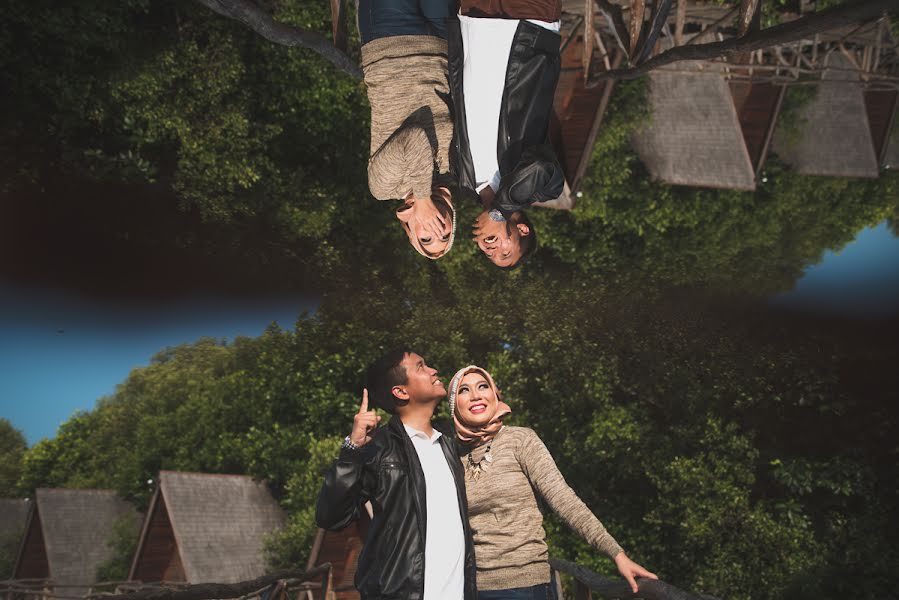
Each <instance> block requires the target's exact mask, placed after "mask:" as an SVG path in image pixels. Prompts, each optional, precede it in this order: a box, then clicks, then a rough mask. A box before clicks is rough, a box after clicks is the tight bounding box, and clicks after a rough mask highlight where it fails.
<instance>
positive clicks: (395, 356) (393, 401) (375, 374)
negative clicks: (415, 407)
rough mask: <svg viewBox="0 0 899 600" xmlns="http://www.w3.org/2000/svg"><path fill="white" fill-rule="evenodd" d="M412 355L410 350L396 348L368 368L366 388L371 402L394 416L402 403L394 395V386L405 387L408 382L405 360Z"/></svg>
mask: <svg viewBox="0 0 899 600" xmlns="http://www.w3.org/2000/svg"><path fill="white" fill-rule="evenodd" d="M407 354H412V350H409V349H408V348H396V349H394V350H391V351H390V352H387V353H386V354H384V355H383V356H382V357H381V358H379V359H378V360H376V361H375V362H373V363H372V364H371V366H369V367H368V370H366V372H365V387H366V389H368V400H369V402H370V403H371V404H372V405H373V406H375V407H377V408H380V409H382V410H384V411H386V412H388V413H390V414H392V415H395V414H396V407H397V405H402V401H401V400H400V399H399V398H397V397H396V396H394V395H393V392H392V391H391V390H392V389H393V386H396V385H403V384H405V383H406V382H407V381H408V378H407V377H406V367H405V366H404V365H403V359H404V358H406V355H407Z"/></svg>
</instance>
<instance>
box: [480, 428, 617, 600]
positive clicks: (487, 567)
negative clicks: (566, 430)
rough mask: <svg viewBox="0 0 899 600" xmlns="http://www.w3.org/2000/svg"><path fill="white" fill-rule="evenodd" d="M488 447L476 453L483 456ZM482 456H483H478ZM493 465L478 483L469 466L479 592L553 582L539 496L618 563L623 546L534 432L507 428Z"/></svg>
mask: <svg viewBox="0 0 899 600" xmlns="http://www.w3.org/2000/svg"><path fill="white" fill-rule="evenodd" d="M484 450H485V447H484V446H481V447H479V448H476V449H475V450H474V452H475V456H478V457H479V458H480V456H479V455H483V453H484ZM479 451H480V452H479ZM490 454H491V456H492V457H493V461H492V462H491V463H490V464H489V466H488V467H487V469H486V470H485V471H483V472H482V473H480V475H479V476H478V478H477V479H472V478H471V477H470V476H469V475H470V471H469V469H468V467H467V465H468V456H467V455H464V456H462V464H463V466H465V467H466V477H465V491H466V493H467V494H468V519H469V522H470V523H471V534H472V537H473V538H474V549H475V561H476V563H477V577H478V590H501V589H509V588H519V587H530V586H533V585H539V584H541V583H549V580H550V578H549V562H548V552H547V547H546V542H545V538H546V533H545V532H544V530H543V515H542V514H541V513H540V509H539V508H538V506H537V499H536V497H535V493H539V494H540V496H541V497H542V498H543V499H544V500H545V501H546V503H547V504H548V505H549V507H550V508H552V510H553V511H554V512H555V513H556V514H557V515H559V516H560V517H561V518H562V520H563V521H565V523H566V524H567V525H568V526H569V527H571V528H572V529H573V530H574V531H576V532H577V533H578V534H580V536H581V537H583V538H584V539H585V540H586V541H587V542H588V543H589V544H590V545H592V546H593V547H594V548H596V549H597V550H599V551H600V552H603V553H605V554H607V555H608V556H609V557H610V558H614V557H615V555H616V554H618V553H619V552H621V546H619V545H618V542H616V541H615V539H614V538H613V537H612V536H611V535H609V533H608V532H607V531H606V529H605V527H603V525H602V523H600V522H599V519H597V518H596V517H595V516H594V515H593V513H592V512H591V511H590V509H589V508H587V505H586V504H584V503H583V502H582V501H581V499H580V498H578V496H577V494H575V493H574V490H572V489H571V488H570V487H568V484H567V483H565V479H564V478H563V477H562V474H561V473H560V472H559V469H558V467H556V463H555V461H554V460H553V457H552V456H551V455H550V453H549V450H547V449H546V446H545V445H544V444H543V442H542V441H541V440H540V438H539V437H538V436H537V434H536V433H534V431H533V430H532V429H528V428H526V427H509V426H506V427H504V428H503V429H502V430H501V431H500V432H499V433H498V434H497V435H496V437H495V438H494V439H493V442H492V444H491V446H490Z"/></svg>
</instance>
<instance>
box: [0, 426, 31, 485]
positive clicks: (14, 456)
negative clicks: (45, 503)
mask: <svg viewBox="0 0 899 600" xmlns="http://www.w3.org/2000/svg"><path fill="white" fill-rule="evenodd" d="M27 448H28V443H27V442H26V441H25V436H24V435H23V434H22V432H21V431H19V430H18V429H16V428H15V427H13V424H12V423H10V422H9V419H3V418H0V498H11V497H14V496H19V495H20V493H19V489H18V487H17V483H18V481H19V476H20V474H21V472H22V459H23V457H24V455H25V450H27Z"/></svg>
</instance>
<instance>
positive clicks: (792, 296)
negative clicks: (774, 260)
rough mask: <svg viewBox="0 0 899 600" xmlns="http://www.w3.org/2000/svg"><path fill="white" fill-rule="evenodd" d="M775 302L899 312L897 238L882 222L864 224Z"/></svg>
mask: <svg viewBox="0 0 899 600" xmlns="http://www.w3.org/2000/svg"><path fill="white" fill-rule="evenodd" d="M772 303H774V304H776V305H781V306H788V307H791V308H800V309H805V310H811V311H815V312H818V313H824V314H834V315H843V316H849V317H863V318H865V317H871V318H877V317H883V316H888V315H896V314H897V312H899V238H896V237H895V236H894V235H893V234H892V233H891V232H890V230H889V228H888V227H887V225H886V223H881V224H880V225H878V226H876V227H866V228H865V229H863V230H862V231H861V232H859V234H858V235H857V236H856V238H855V241H853V242H852V243H851V244H848V245H847V246H846V247H845V248H843V249H842V250H840V251H839V252H831V251H828V252H826V253H825V254H824V257H823V259H822V261H821V262H820V263H819V264H817V265H814V266H811V267H809V268H808V269H806V271H805V275H803V277H802V279H800V280H799V281H798V282H797V284H796V286H795V287H794V288H793V290H792V291H790V292H787V293H785V294H780V295H778V296H776V297H775V298H773V299H772Z"/></svg>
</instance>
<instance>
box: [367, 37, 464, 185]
mask: <svg viewBox="0 0 899 600" xmlns="http://www.w3.org/2000/svg"><path fill="white" fill-rule="evenodd" d="M446 53H447V46H446V40H442V39H440V38H437V37H432V36H426V35H398V36H392V37H385V38H379V39H376V40H372V41H370V42H368V43H367V44H365V45H364V46H362V72H363V73H364V76H365V85H366V87H367V88H368V103H369V104H370V105H371V158H370V159H369V161H368V187H369V189H370V190H371V193H372V195H373V196H374V197H375V198H377V199H379V200H391V199H401V198H404V197H405V196H406V195H407V194H408V193H409V192H412V193H413V195H414V196H415V197H416V198H427V197H429V196H430V195H431V183H432V178H433V175H434V169H435V164H436V168H437V172H438V173H446V172H447V171H449V146H450V143H451V141H452V137H453V123H452V119H451V117H450V111H449V106H448V105H447V100H446V99H447V98H449V83H448V79H447V63H446V60H447V59H446Z"/></svg>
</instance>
